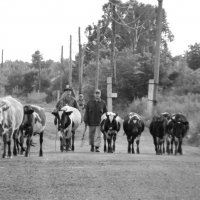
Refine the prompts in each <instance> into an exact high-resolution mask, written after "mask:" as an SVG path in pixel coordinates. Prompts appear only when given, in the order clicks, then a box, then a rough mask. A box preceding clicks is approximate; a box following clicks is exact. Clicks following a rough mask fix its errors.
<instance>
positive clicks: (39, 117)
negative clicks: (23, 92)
mask: <svg viewBox="0 0 200 200" xmlns="http://www.w3.org/2000/svg"><path fill="white" fill-rule="evenodd" d="M45 126H46V115H45V110H44V108H42V107H40V106H37V105H25V106H24V118H23V121H22V124H21V127H20V129H21V131H22V132H23V136H24V137H25V138H27V139H26V150H25V157H28V156H30V148H31V146H32V137H33V136H35V135H37V134H39V142H40V150H39V156H43V150H42V144H43V135H44V129H45Z"/></svg>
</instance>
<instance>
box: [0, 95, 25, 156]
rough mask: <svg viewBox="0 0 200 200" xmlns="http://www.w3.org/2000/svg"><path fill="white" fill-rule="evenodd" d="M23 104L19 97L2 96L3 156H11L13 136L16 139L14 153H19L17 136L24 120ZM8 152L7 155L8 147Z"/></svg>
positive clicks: (0, 124) (1, 131)
mask: <svg viewBox="0 0 200 200" xmlns="http://www.w3.org/2000/svg"><path fill="white" fill-rule="evenodd" d="M23 115H24V112H23V105H22V104H21V103H20V101H18V100H17V99H15V98H13V97H11V96H6V97H1V98H0V136H1V137H2V144H3V154H2V158H5V157H9V158H11V138H13V140H14V146H13V155H14V156H16V155H17V149H16V137H17V135H18V132H19V128H20V125H21V123H22V120H23ZM7 146H8V152H7V156H6V147H7Z"/></svg>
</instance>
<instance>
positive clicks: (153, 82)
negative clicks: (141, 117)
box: [148, 0, 163, 114]
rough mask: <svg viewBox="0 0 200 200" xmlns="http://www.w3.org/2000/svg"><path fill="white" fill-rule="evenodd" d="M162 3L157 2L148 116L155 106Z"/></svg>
mask: <svg viewBox="0 0 200 200" xmlns="http://www.w3.org/2000/svg"><path fill="white" fill-rule="evenodd" d="M162 3H163V0H158V15H157V32H156V48H155V62H154V79H153V80H150V81H149V95H148V96H149V99H148V100H149V108H150V109H149V112H150V114H153V109H154V108H155V106H156V105H157V94H158V84H159V67H160V43H161V30H162ZM150 98H151V99H150ZM151 108H152V109H151Z"/></svg>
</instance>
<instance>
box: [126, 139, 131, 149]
mask: <svg viewBox="0 0 200 200" xmlns="http://www.w3.org/2000/svg"><path fill="white" fill-rule="evenodd" d="M127 141H128V153H131V138H130V137H127Z"/></svg>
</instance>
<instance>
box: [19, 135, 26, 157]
mask: <svg viewBox="0 0 200 200" xmlns="http://www.w3.org/2000/svg"><path fill="white" fill-rule="evenodd" d="M19 145H20V148H21V151H20V154H21V155H22V154H23V153H24V151H26V150H25V147H24V136H23V133H21V135H20V137H19Z"/></svg>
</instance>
